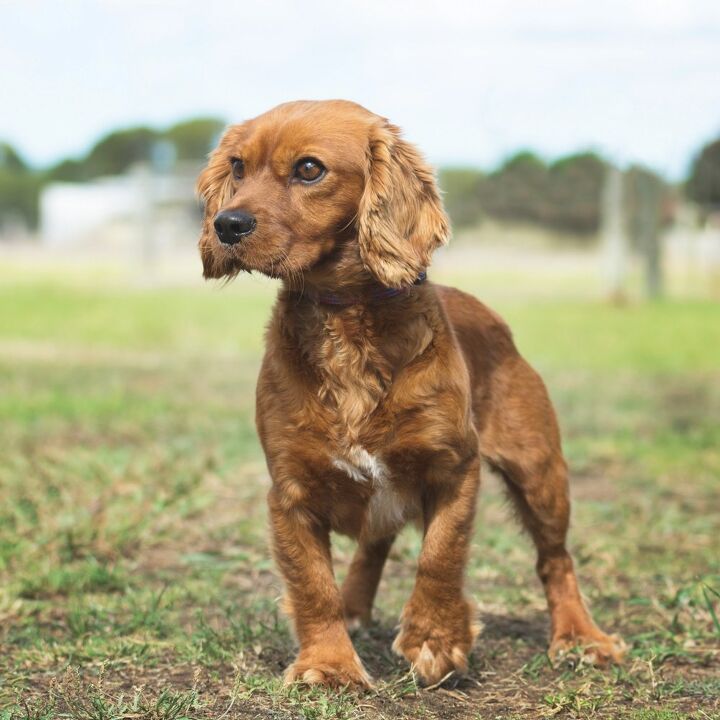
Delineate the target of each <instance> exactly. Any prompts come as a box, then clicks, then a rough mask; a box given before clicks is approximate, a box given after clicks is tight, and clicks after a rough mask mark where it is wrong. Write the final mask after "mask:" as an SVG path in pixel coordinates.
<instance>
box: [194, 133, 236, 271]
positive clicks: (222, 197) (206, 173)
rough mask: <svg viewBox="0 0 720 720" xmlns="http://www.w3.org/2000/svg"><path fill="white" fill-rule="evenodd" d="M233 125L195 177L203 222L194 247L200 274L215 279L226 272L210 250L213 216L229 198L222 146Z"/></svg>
mask: <svg viewBox="0 0 720 720" xmlns="http://www.w3.org/2000/svg"><path fill="white" fill-rule="evenodd" d="M233 130H234V128H230V130H228V131H227V132H226V133H225V135H224V136H223V138H222V139H221V140H220V143H219V145H218V147H217V148H216V149H215V150H213V152H212V153H210V158H209V159H208V164H207V166H206V167H205V169H204V170H203V171H202V172H201V173H200V176H199V177H198V180H197V187H196V190H197V193H198V195H199V196H200V199H201V200H202V202H203V205H204V210H203V222H202V231H201V234H200V239H199V240H198V248H199V249H200V257H201V258H202V263H203V277H205V278H219V277H222V276H223V275H226V274H227V273H228V269H226V268H225V267H224V266H223V262H222V260H221V259H217V258H216V257H215V254H214V253H213V250H212V248H213V244H214V243H215V227H214V226H213V221H214V220H215V215H217V213H218V212H219V210H220V209H221V208H222V207H223V205H225V204H226V203H227V202H228V201H229V200H230V198H231V197H232V172H231V169H230V161H229V158H228V154H227V151H226V150H225V148H224V145H225V144H226V143H227V140H228V138H229V136H230V135H231V133H232V132H233Z"/></svg>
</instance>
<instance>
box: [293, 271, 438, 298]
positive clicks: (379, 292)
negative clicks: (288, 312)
mask: <svg viewBox="0 0 720 720" xmlns="http://www.w3.org/2000/svg"><path fill="white" fill-rule="evenodd" d="M425 280H427V273H426V272H425V271H424V270H423V272H421V273H420V274H419V275H418V277H417V280H415V282H414V283H413V284H412V285H407V286H405V287H401V288H389V287H378V288H376V289H374V290H372V291H371V292H369V293H368V294H367V295H338V294H336V293H330V292H328V293H318V294H317V295H316V296H315V297H313V298H312V299H313V300H314V301H315V302H316V303H318V305H334V306H336V307H348V306H350V305H359V304H360V303H365V302H372V303H375V302H379V301H381V300H389V299H390V298H394V297H397V296H398V295H405V294H406V293H407V292H408V291H409V290H410V289H411V288H413V287H414V286H415V285H422V284H423V283H424V282H425ZM306 297H307V296H306Z"/></svg>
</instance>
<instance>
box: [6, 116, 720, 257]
mask: <svg viewBox="0 0 720 720" xmlns="http://www.w3.org/2000/svg"><path fill="white" fill-rule="evenodd" d="M223 126H224V122H223V121H222V120H219V119H218V118H212V117H208V118H197V119H193V120H187V121H184V122H180V123H178V124H176V125H173V126H172V127H170V128H167V129H165V130H158V129H154V128H150V127H134V128H127V129H122V130H116V131H114V132H111V133H109V134H108V135H106V136H105V137H103V138H101V139H100V140H99V141H98V142H97V143H96V144H95V145H94V146H93V147H92V148H91V149H90V151H89V152H88V153H87V154H86V155H85V156H84V157H81V158H76V159H66V160H63V161H61V162H59V163H57V164H56V165H53V166H52V167H49V168H46V169H44V170H39V171H38V170H34V169H32V168H30V167H29V166H28V165H27V164H26V163H25V162H24V161H23V159H22V158H21V157H20V155H19V154H18V153H17V152H16V151H15V150H14V149H13V148H12V147H11V146H10V145H8V144H4V143H0V222H3V221H4V220H5V219H6V218H8V217H11V218H17V219H20V220H22V221H24V222H25V223H27V224H28V225H30V226H31V227H34V226H35V225H36V224H37V220H38V200H39V196H40V192H41V190H42V188H43V186H44V185H45V184H47V183H50V182H85V181H88V180H92V179H93V178H97V177H101V176H106V175H117V174H120V173H123V172H125V171H127V170H128V169H129V168H130V167H131V166H132V165H134V164H135V163H138V162H151V163H153V164H155V165H156V166H157V165H159V164H162V165H164V166H167V165H168V164H172V163H173V162H175V161H186V160H189V161H198V162H200V161H202V160H203V159H204V158H205V157H206V155H207V153H208V152H209V150H210V149H211V148H212V146H213V145H214V144H215V142H216V140H217V137H218V135H219V133H220V131H221V130H222V128H223ZM607 170H608V164H607V161H606V160H604V159H603V158H602V157H600V156H599V155H597V154H595V153H591V152H586V153H578V154H574V155H569V156H567V157H564V158H561V159H559V160H556V161H554V162H551V163H547V162H545V161H544V160H543V159H542V158H540V157H538V156H537V155H535V154H533V153H532V152H527V151H525V152H520V153H517V154H515V155H513V156H512V157H510V158H508V159H507V160H506V161H505V162H504V163H502V164H501V165H500V167H498V168H497V169H496V170H494V171H492V172H489V173H484V172H482V171H480V170H476V169H470V168H444V169H442V170H441V172H440V185H441V187H442V189H443V191H444V192H445V204H446V207H447V209H448V212H449V214H450V217H451V219H452V221H453V224H454V225H455V227H456V228H463V227H469V226H473V225H476V224H478V223H480V222H482V221H483V220H484V219H486V218H493V219H497V220H513V221H521V222H528V223H533V224H536V225H540V226H542V227H547V228H551V229H553V230H555V231H557V232H558V234H560V235H563V234H566V235H571V236H573V237H574V238H581V239H582V238H587V239H588V241H592V239H594V237H595V236H596V234H597V232H598V230H599V228H600V223H601V220H602V194H603V187H604V183H605V179H606V175H607ZM624 177H625V182H624V187H625V205H626V208H625V212H626V217H627V224H628V229H629V234H630V236H631V238H633V241H634V242H635V243H636V244H637V245H640V246H642V243H643V242H645V240H644V239H643V238H644V236H646V235H648V234H649V233H650V232H651V230H652V228H651V227H650V226H652V225H653V223H657V224H658V225H659V226H662V225H663V224H665V223H666V222H667V221H668V220H669V218H670V210H669V209H670V207H671V205H672V194H673V191H674V189H672V188H669V187H668V186H667V184H666V183H665V182H664V181H663V179H662V178H661V177H660V176H658V175H657V174H655V173H653V172H651V171H650V170H647V169H645V168H640V167H631V168H629V169H628V170H626V171H625V173H624ZM683 189H684V191H685V194H686V195H687V196H688V197H689V198H690V199H691V200H693V201H694V202H696V203H697V204H699V205H700V207H701V208H702V209H703V211H704V212H705V213H709V212H711V211H713V210H717V209H720V139H718V140H716V141H715V142H712V143H710V144H708V145H706V146H705V147H704V148H703V149H702V150H701V151H700V153H699V154H698V155H697V157H696V158H695V160H694V162H693V164H692V167H691V171H690V175H689V178H688V179H687V182H686V183H685V185H684V187H683ZM651 206H652V208H654V210H652V209H651ZM652 213H654V214H655V218H654V220H652V221H648V217H650V215H652ZM640 218H642V221H640ZM641 226H642V227H641ZM648 228H650V229H648Z"/></svg>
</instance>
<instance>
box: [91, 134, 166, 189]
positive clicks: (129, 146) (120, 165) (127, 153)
mask: <svg viewBox="0 0 720 720" xmlns="http://www.w3.org/2000/svg"><path fill="white" fill-rule="evenodd" d="M159 139H160V133H158V131H157V130H153V129H152V128H148V127H134V128H128V129H127V130H116V131H115V132H112V133H110V134H109V135H106V136H105V137H104V138H102V139H101V140H100V141H99V142H97V143H96V144H95V146H94V147H93V148H92V150H91V151H90V153H89V154H88V156H87V157H86V158H85V160H84V161H82V165H83V170H82V174H83V176H84V177H83V179H86V180H87V179H90V178H94V177H99V176H101V175H119V174H120V173H123V172H125V171H126V170H127V169H128V168H130V167H131V166H132V165H134V164H136V163H139V162H149V161H150V158H151V156H152V148H153V145H154V144H155V143H156V142H157V141H158V140H159Z"/></svg>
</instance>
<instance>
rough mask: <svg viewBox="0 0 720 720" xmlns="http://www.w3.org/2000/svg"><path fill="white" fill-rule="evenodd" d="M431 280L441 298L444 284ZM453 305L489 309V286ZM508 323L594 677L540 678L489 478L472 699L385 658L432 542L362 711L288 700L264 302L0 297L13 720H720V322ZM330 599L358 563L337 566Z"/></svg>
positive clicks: (117, 287)
mask: <svg viewBox="0 0 720 720" xmlns="http://www.w3.org/2000/svg"><path fill="white" fill-rule="evenodd" d="M441 279H444V278H441ZM461 284H462V285H463V287H465V288H466V289H469V290H471V291H473V292H474V293H475V294H477V295H478V296H479V297H481V298H482V297H483V295H484V294H483V284H484V283H483V277H482V275H480V274H478V275H477V276H475V277H474V276H470V275H466V276H463V278H462V281H461ZM529 285H530V290H528V288H527V287H524V288H522V290H523V293H524V294H523V295H522V296H518V297H514V298H512V299H511V300H507V299H505V300H504V301H501V302H500V303H499V304H497V303H495V307H496V309H498V310H499V311H500V312H501V313H502V314H503V315H504V316H505V317H506V318H507V319H508V321H509V322H510V324H511V325H512V327H513V329H514V333H515V336H516V340H517V342H518V344H519V346H520V348H521V349H522V351H523V352H524V354H525V355H526V356H527V357H528V358H529V359H530V360H531V361H532V362H533V363H534V364H535V365H536V366H537V367H538V368H539V369H540V370H541V371H542V372H543V375H544V377H545V378H546V381H547V383H548V386H549V388H550V391H551V394H552V396H553V398H554V400H555V402H556V405H557V408H558V411H559V415H560V418H561V423H562V426H563V430H564V437H565V448H566V452H567V455H568V458H569V460H570V463H571V467H572V470H573V485H572V488H573V495H574V500H575V505H574V522H573V533H572V546H573V551H574V554H575V556H576V560H577V565H578V569H579V574H580V577H581V580H582V582H583V587H584V591H585V594H586V596H587V597H588V599H589V602H590V603H591V604H592V606H593V609H594V612H595V614H596V617H597V619H598V621H599V622H600V623H601V624H602V625H603V626H605V627H607V628H610V629H612V630H614V631H618V632H621V633H622V634H623V635H624V637H625V639H626V640H627V641H628V642H629V644H630V652H629V658H628V661H627V663H626V664H625V665H624V666H623V667H621V668H615V669H613V670H610V671H606V672H600V671H596V670H593V669H591V668H587V667H585V666H584V665H582V664H578V663H577V662H573V658H572V657H571V658H569V659H568V662H567V663H566V664H564V665H563V666H561V667H560V668H551V667H550V666H549V664H548V662H547V659H546V657H545V655H544V649H545V642H546V633H547V628H546V615H545V611H544V600H543V598H542V593H541V590H540V587H539V584H538V582H537V581H536V579H535V577H534V573H533V565H534V558H533V554H532V551H531V548H530V547H529V544H528V542H527V540H526V539H525V538H524V537H522V536H521V535H520V533H519V532H518V530H517V527H516V525H515V523H514V522H512V520H511V519H510V518H509V517H508V514H507V512H506V508H505V502H504V500H503V497H502V494H501V493H500V492H499V490H498V487H497V486H496V484H495V483H494V481H493V480H492V479H491V478H488V479H487V480H486V482H485V487H484V491H483V497H482V500H481V502H480V505H479V510H478V521H477V530H476V538H475V544H474V548H473V552H472V559H471V562H470V566H469V569H468V589H469V592H470V593H471V594H472V595H473V596H474V598H475V599H476V600H477V601H478V604H479V610H480V616H481V619H482V621H483V623H484V630H483V632H482V634H481V636H480V638H479V640H478V643H477V645H476V648H475V650H474V652H473V655H472V658H471V669H470V673H469V679H468V680H466V681H464V682H463V683H462V684H461V685H459V686H458V687H457V688H454V689H451V688H444V689H440V690H437V691H434V692H426V691H422V690H420V689H418V688H417V686H416V685H415V683H414V681H413V679H412V677H411V676H409V675H408V673H407V668H406V667H405V666H404V665H403V663H402V662H400V661H399V660H398V659H396V658H394V657H393V656H392V655H391V653H390V652H389V646H390V644H391V641H392V638H393V634H394V629H393V628H394V626H395V623H396V618H397V616H398V613H399V611H400V609H401V607H402V603H403V601H404V599H405V598H406V597H407V596H408V594H409V592H410V589H411V587H412V580H413V572H412V570H413V562H414V559H415V557H416V555H417V551H418V548H419V544H420V539H419V537H418V536H417V534H416V533H415V532H414V531H411V530H410V531H407V532H405V533H404V534H403V535H402V536H401V538H400V540H399V542H398V544H397V547H396V548H395V549H394V550H393V553H392V555H391V557H390V560H389V563H388V567H387V571H386V574H385V577H384V579H383V583H382V586H381V590H380V595H379V603H378V611H377V617H378V622H377V624H376V625H375V626H374V627H373V628H371V629H370V630H368V631H363V632H362V633H361V634H359V635H358V636H357V637H356V647H357V649H358V652H359V654H360V656H361V657H362V658H363V660H364V661H365V663H366V664H367V666H368V668H369V670H370V672H371V673H372V674H373V675H374V676H375V677H376V678H377V680H378V683H377V687H376V689H375V690H373V691H372V692H369V693H366V694H363V695H360V696H357V695H354V694H352V693H343V692H329V691H323V690H311V691H308V690H304V689H302V688H292V689H289V690H288V689H284V688H282V687H281V683H280V680H279V678H280V676H281V673H282V670H283V668H284V667H286V666H287V664H288V663H289V662H290V661H291V659H292V656H293V651H294V643H293V639H292V637H291V634H290V632H289V628H288V624H287V622H286V619H285V618H284V616H283V615H282V613H281V612H280V611H279V603H278V598H279V596H280V595H281V592H282V588H281V584H280V582H279V579H278V577H277V575H276V573H275V571H274V567H273V564H272V562H271V560H270V553H269V549H268V542H267V529H266V520H265V502H264V498H265V494H266V492H267V487H268V479H267V475H266V471H265V467H264V462H263V458H262V454H261V451H260V448H259V446H258V443H257V440H256V437H255V432H254V428H253V420H252V414H253V404H254V381H255V376H256V373H257V368H258V362H259V357H260V352H261V346H262V333H263V327H264V324H265V323H266V321H267V315H268V310H269V306H270V303H271V301H272V294H273V293H272V286H271V285H268V284H267V283H262V282H258V281H255V280H253V279H250V278H241V279H239V281H238V282H236V283H235V284H234V285H233V286H230V287H228V288H225V289H220V288H217V287H211V286H207V287H204V288H203V287H192V288H180V287H169V288H155V289H149V288H145V289H143V288H138V287H136V288H127V287H123V286H122V284H121V283H120V282H119V281H112V282H108V283H107V284H106V285H103V284H102V283H101V282H98V281H97V280H93V279H92V278H86V279H83V280H81V281H78V280H77V279H74V280H73V281H72V282H70V281H65V282H63V281H62V280H61V279H58V277H56V276H41V275H39V274H38V275H36V276H35V277H32V276H29V277H24V278H22V279H20V278H18V277H10V276H9V275H7V273H5V274H4V275H3V276H2V282H0V428H2V430H1V432H0V647H1V648H2V651H1V652H0V719H2V720H11V719H12V720H19V719H20V718H22V719H25V720H30V719H37V720H40V719H42V718H48V719H49V718H58V717H60V718H69V717H71V718H84V719H87V720H90V719H95V718H97V719H98V720H99V719H100V718H103V719H104V718H108V719H109V718H131V717H132V718H156V719H163V720H164V719H167V720H180V719H181V718H216V717H220V716H222V717H227V718H234V717H238V718H245V717H275V718H283V717H288V718H289V717H293V718H295V717H300V718H353V717H406V718H419V717H427V718H436V717H437V718H495V717H507V718H538V717H573V718H574V717H578V718H580V717H617V718H633V719H634V720H640V719H641V718H642V719H645V720H650V719H652V720H665V719H667V720H675V718H684V717H692V718H707V717H720V699H719V698H720V683H719V682H718V677H719V673H720V627H719V625H720V623H718V617H720V597H718V592H720V562H719V561H720V539H719V538H720V535H719V533H718V517H720V495H718V478H720V306H718V304H717V303H712V302H709V301H708V302H703V301H699V300H698V301H693V302H665V303H659V304H654V305H643V304H636V305H631V306H628V307H623V308H617V307H611V306H606V305H604V304H601V303H599V302H595V301H593V300H592V299H589V298H582V297H579V298H576V299H573V300H569V299H567V300H563V301H560V300H552V299H546V298H545V297H544V296H542V297H541V298H540V299H537V298H535V297H533V296H532V282H529ZM335 550H336V552H335V556H336V559H337V566H338V574H339V575H340V576H342V574H343V572H344V569H345V567H346V566H347V562H348V560H349V557H350V554H351V552H352V543H351V542H349V541H348V540H346V539H342V538H341V539H338V541H337V542H336V545H335Z"/></svg>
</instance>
